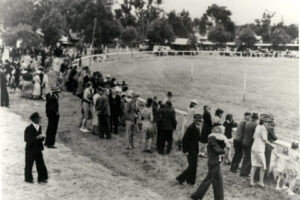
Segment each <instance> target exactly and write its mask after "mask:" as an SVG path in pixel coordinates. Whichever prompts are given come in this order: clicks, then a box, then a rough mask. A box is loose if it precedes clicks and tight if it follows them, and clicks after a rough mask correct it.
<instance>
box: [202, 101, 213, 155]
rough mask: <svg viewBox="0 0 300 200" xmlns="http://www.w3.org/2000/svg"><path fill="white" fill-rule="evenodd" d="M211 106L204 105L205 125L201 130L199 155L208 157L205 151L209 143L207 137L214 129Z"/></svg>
mask: <svg viewBox="0 0 300 200" xmlns="http://www.w3.org/2000/svg"><path fill="white" fill-rule="evenodd" d="M210 109H211V108H210V107H209V106H208V105H205V106H204V107H203V126H202V130H201V136H200V142H201V144H200V153H199V156H200V157H202V158H207V155H206V153H205V147H206V144H207V138H208V135H209V134H210V133H211V129H212V118H211V114H210Z"/></svg>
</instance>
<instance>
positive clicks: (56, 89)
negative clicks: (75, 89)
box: [50, 87, 60, 93]
mask: <svg viewBox="0 0 300 200" xmlns="http://www.w3.org/2000/svg"><path fill="white" fill-rule="evenodd" d="M50 92H52V93H54V92H60V89H59V88H58V87H51V89H50Z"/></svg>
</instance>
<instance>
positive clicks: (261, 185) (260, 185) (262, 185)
mask: <svg viewBox="0 0 300 200" xmlns="http://www.w3.org/2000/svg"><path fill="white" fill-rule="evenodd" d="M257 185H258V187H261V188H264V187H265V184H263V183H258V184H257Z"/></svg>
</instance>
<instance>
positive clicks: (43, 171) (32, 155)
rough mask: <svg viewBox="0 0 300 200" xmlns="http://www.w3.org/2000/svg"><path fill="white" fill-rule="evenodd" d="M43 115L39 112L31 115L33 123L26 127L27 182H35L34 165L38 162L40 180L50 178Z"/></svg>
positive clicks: (44, 180)
mask: <svg viewBox="0 0 300 200" xmlns="http://www.w3.org/2000/svg"><path fill="white" fill-rule="evenodd" d="M40 119H41V117H40V116H39V114H38V113H37V112H35V113H33V114H32V115H31V116H30V120H31V121H32V123H31V124H30V125H29V126H28V127H26V129H25V134H24V140H25V142H26V147H25V182H27V183H33V177H32V167H33V163H34V162H35V163H36V168H37V173H38V182H39V183H46V182H47V179H48V172H47V168H46V165H45V162H44V158H43V153H42V151H43V150H44V146H43V140H44V139H45V137H44V136H43V135H42V127H41V126H40V125H39V123H40Z"/></svg>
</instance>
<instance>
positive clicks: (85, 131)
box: [80, 128, 90, 133]
mask: <svg viewBox="0 0 300 200" xmlns="http://www.w3.org/2000/svg"><path fill="white" fill-rule="evenodd" d="M80 131H81V132H84V133H88V132H90V131H89V130H88V129H87V128H81V129H80Z"/></svg>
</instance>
